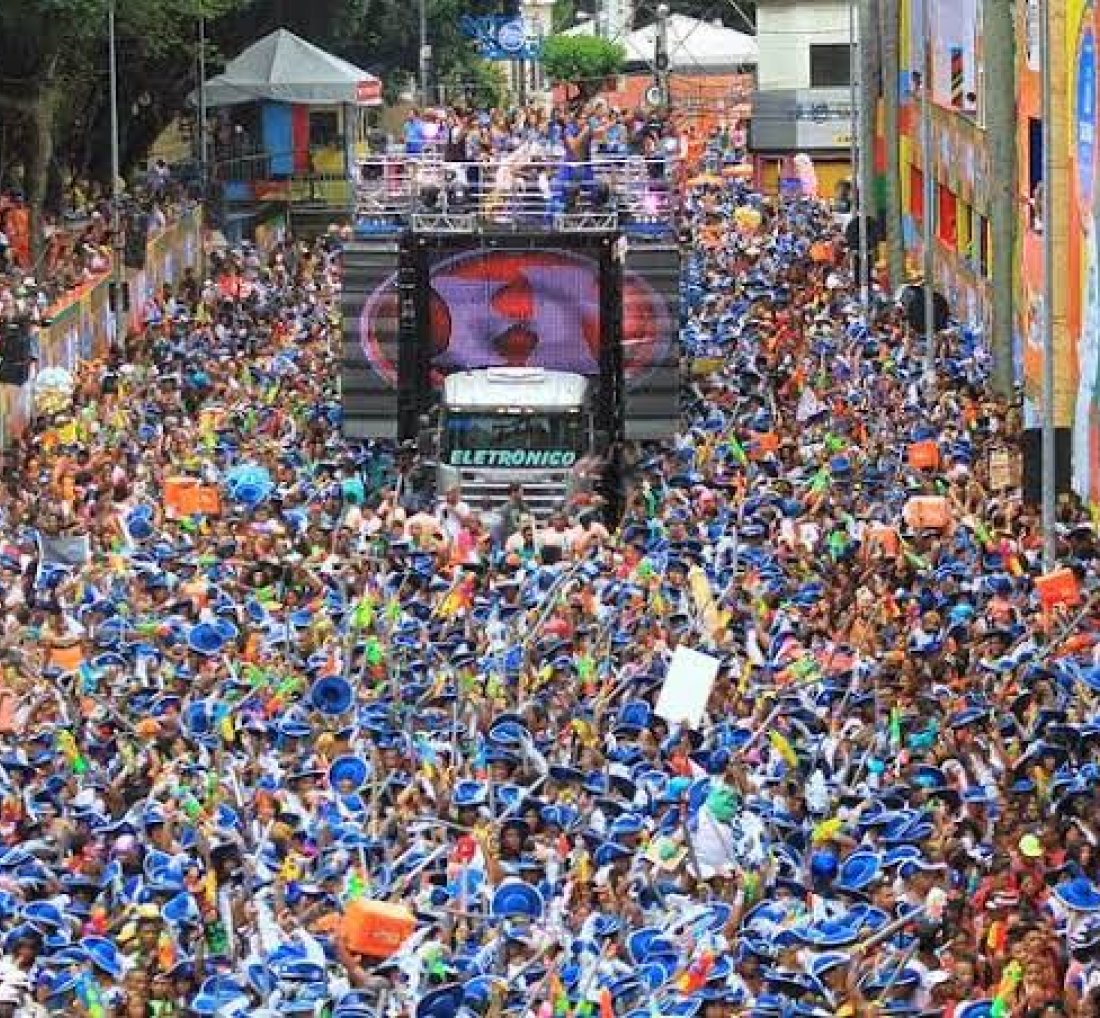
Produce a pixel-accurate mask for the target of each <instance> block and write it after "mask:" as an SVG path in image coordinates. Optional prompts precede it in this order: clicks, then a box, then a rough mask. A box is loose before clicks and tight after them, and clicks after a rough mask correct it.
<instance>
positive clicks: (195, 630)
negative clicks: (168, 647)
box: [187, 622, 227, 657]
mask: <svg viewBox="0 0 1100 1018" xmlns="http://www.w3.org/2000/svg"><path fill="white" fill-rule="evenodd" d="M226 642H227V641H226V639H225V637H224V636H223V635H222V633H221V630H219V629H218V627H217V626H215V625H213V624H211V623H209V622H200V623H198V625H195V626H192V627H191V630H190V632H188V634H187V646H188V647H189V648H190V649H191V650H193V651H194V652H195V653H196V654H201V655H202V656H203V657H212V656H213V655H214V654H220V653H221V652H222V649H223V648H224V647H225V645H226Z"/></svg>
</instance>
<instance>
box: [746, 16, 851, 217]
mask: <svg viewBox="0 0 1100 1018" xmlns="http://www.w3.org/2000/svg"><path fill="white" fill-rule="evenodd" d="M851 24H852V21H851V11H850V8H849V4H848V2H847V0H758V2H757V5H756V39H757V44H758V46H759V57H758V63H757V71H756V74H757V87H756V92H755V94H754V95H753V100H752V103H753V110H752V119H751V121H750V128H749V150H750V152H751V153H752V157H753V163H754V167H755V170H756V177H757V182H758V185H759V186H760V188H761V189H762V190H764V191H765V192H768V193H775V192H776V191H778V190H779V189H780V187H781V183H782V181H783V179H784V178H785V177H787V176H788V175H789V174H790V173H791V172H792V171H791V167H790V161H791V158H792V157H793V156H795V155H798V154H800V153H804V154H806V155H808V156H810V157H811V158H812V159H813V161H814V167H815V170H816V173H817V180H818V189H819V193H820V194H821V196H822V197H825V198H829V197H832V196H834V195H835V194H836V193H837V191H838V188H839V187H840V185H841V183H842V181H845V180H850V178H851V144H852V121H853V117H852V92H851V77H850V75H851V66H850V61H851Z"/></svg>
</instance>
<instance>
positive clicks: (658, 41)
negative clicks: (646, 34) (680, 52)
mask: <svg viewBox="0 0 1100 1018" xmlns="http://www.w3.org/2000/svg"><path fill="white" fill-rule="evenodd" d="M668 13H669V6H668V4H665V3H661V4H658V5H657V33H656V35H655V36H654V39H653V44H654V54H653V64H654V67H655V68H656V70H657V87H658V88H659V89H660V90H661V104H662V105H663V106H667V105H668V103H669V91H668V70H669V60H668Z"/></svg>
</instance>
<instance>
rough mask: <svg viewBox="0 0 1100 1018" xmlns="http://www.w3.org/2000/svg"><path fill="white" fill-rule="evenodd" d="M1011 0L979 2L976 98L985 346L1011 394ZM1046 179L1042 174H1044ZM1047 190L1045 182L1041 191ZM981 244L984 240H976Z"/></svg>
mask: <svg viewBox="0 0 1100 1018" xmlns="http://www.w3.org/2000/svg"><path fill="white" fill-rule="evenodd" d="M1013 6H1014V5H1013V2H1012V0H983V5H982V32H983V33H984V42H985V45H984V53H985V81H984V83H983V85H984V87H983V93H984V94H982V95H980V96H979V102H980V103H981V106H980V109H981V110H984V112H985V118H986V123H985V127H986V137H987V138H988V139H989V161H990V165H991V166H993V167H995V170H994V172H993V174H992V179H991V180H990V181H989V192H990V205H989V233H990V242H991V244H990V246H991V247H992V256H993V264H992V273H991V275H992V287H991V289H992V307H991V309H990V310H991V312H992V314H991V319H992V320H991V322H990V335H989V337H988V339H989V346H990V351H991V352H992V355H993V372H992V379H991V381H992V383H993V390H994V391H995V392H996V393H997V395H999V396H1003V397H1005V398H1008V397H1010V396H1011V395H1012V391H1013V382H1014V377H1013V376H1014V369H1013V358H1012V336H1013V332H1014V327H1015V323H1014V318H1015V308H1014V303H1013V278H1012V277H1013V274H1014V271H1015V258H1016V250H1015V244H1014V243H1013V241H1014V240H1015V236H1016V221H1017V215H1018V212H1019V210H1018V209H1017V207H1016V186H1017V184H1016V37H1015V25H1014V21H1013ZM1044 179H1045V178H1044ZM1045 192H1046V188H1045V186H1044V193H1045ZM973 242H974V243H979V244H980V243H981V242H982V238H974V239H973Z"/></svg>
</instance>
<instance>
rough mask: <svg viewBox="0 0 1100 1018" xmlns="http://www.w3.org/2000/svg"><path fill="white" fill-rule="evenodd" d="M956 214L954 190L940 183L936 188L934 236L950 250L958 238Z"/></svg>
mask: <svg viewBox="0 0 1100 1018" xmlns="http://www.w3.org/2000/svg"><path fill="white" fill-rule="evenodd" d="M957 214H958V208H957V202H956V200H955V192H954V191H952V190H951V189H950V188H948V187H944V186H943V185H942V184H940V185H939V186H938V187H937V188H936V236H937V237H939V239H940V242H941V243H942V244H943V245H944V246H945V247H947V248H949V249H951V250H954V248H955V243H956V241H957V240H958V223H957Z"/></svg>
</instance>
